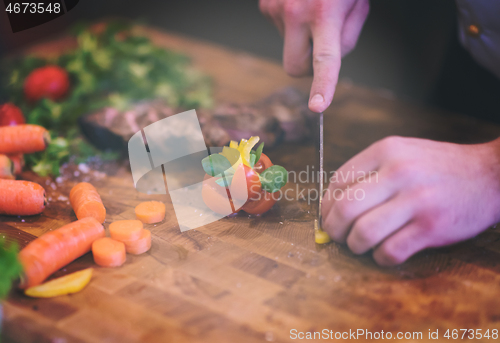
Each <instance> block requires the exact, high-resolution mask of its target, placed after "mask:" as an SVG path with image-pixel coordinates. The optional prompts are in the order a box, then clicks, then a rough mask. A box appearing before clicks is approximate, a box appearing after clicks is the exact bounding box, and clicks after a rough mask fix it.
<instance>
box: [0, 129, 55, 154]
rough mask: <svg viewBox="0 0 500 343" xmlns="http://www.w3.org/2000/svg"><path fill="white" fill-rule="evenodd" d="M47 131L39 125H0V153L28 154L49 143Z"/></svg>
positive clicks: (42, 148)
mask: <svg viewBox="0 0 500 343" xmlns="http://www.w3.org/2000/svg"><path fill="white" fill-rule="evenodd" d="M49 142H50V134H49V132H48V131H47V130H46V129H45V128H43V127H41V126H39V125H30V124H23V125H14V126H2V127H0V154H30V153H33V152H37V151H43V150H45V148H46V147H47V146H48V145H49Z"/></svg>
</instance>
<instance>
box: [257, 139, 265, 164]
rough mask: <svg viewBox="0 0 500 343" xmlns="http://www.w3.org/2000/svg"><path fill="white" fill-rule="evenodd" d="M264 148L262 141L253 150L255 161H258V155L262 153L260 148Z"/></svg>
mask: <svg viewBox="0 0 500 343" xmlns="http://www.w3.org/2000/svg"><path fill="white" fill-rule="evenodd" d="M263 149H264V142H262V143H260V145H259V147H258V148H257V150H256V151H255V163H257V162H259V160H260V155H262V150H263Z"/></svg>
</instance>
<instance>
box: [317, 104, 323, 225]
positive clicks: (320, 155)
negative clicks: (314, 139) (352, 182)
mask: <svg viewBox="0 0 500 343" xmlns="http://www.w3.org/2000/svg"><path fill="white" fill-rule="evenodd" d="M323 133H324V131H323V112H321V113H320V114H319V180H318V182H319V187H318V188H319V196H318V199H319V202H318V226H319V228H320V229H321V226H322V221H321V220H322V216H321V205H322V203H323V183H324V180H323V141H324V137H323Z"/></svg>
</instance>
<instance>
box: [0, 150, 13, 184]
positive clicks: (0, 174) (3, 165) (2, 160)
mask: <svg viewBox="0 0 500 343" xmlns="http://www.w3.org/2000/svg"><path fill="white" fill-rule="evenodd" d="M14 169H15V167H14V163H13V162H12V160H11V159H10V158H8V157H7V156H6V155H0V179H9V180H13V179H15V178H14Z"/></svg>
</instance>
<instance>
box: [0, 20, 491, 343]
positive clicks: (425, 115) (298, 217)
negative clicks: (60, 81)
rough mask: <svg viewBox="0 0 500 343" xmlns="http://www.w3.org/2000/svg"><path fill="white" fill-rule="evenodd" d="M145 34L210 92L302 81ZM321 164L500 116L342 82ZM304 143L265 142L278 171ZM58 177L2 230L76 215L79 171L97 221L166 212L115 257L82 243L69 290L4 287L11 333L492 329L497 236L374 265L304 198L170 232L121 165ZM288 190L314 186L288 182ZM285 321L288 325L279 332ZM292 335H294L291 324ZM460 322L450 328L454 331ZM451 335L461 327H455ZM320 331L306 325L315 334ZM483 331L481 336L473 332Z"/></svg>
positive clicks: (269, 336) (232, 97) (33, 230)
mask: <svg viewBox="0 0 500 343" xmlns="http://www.w3.org/2000/svg"><path fill="white" fill-rule="evenodd" d="M139 30H141V31H142V32H143V33H145V34H146V35H148V36H149V37H151V39H153V40H154V41H155V42H156V43H157V44H159V45H162V46H165V47H169V48H173V49H176V50H179V51H181V52H184V53H186V54H188V55H189V56H191V57H192V59H193V62H194V64H195V65H196V66H197V67H198V68H199V69H201V70H203V71H205V72H206V73H208V74H210V75H211V76H212V77H213V79H214V81H215V97H216V100H217V101H219V102H222V101H224V102H227V101H234V102H251V101H255V100H259V99H261V98H263V97H265V96H267V95H269V94H270V93H271V92H273V91H275V90H277V89H279V88H280V87H284V86H290V85H293V86H296V87H298V88H300V89H301V90H303V91H304V92H306V93H307V92H308V89H309V87H310V79H291V78H289V77H287V76H286V75H285V73H284V72H283V70H282V68H281V66H280V65H279V64H278V63H274V62H270V61H266V60H264V59H261V58H257V57H254V56H250V55H248V54H245V53H240V52H235V51H230V50H228V49H226V48H222V47H218V46H215V45H213V44H207V43H203V42H199V41H196V40H193V39H188V38H186V37H180V36H177V35H172V34H167V33H164V32H159V31H156V30H154V29H150V28H139ZM71 45H72V41H71V40H70V39H65V38H63V39H59V40H57V41H53V42H48V43H44V44H42V45H39V46H36V47H34V48H33V49H31V50H30V52H36V53H42V54H43V53H47V51H48V52H49V53H57V52H59V51H61V50H62V49H67V48H68V47H71ZM325 122H326V132H325V145H326V147H325V159H326V170H327V171H332V170H335V169H336V168H338V167H339V166H340V165H342V164H343V163H344V162H345V161H346V160H347V159H348V158H350V157H352V156H353V155H355V154H356V153H358V152H360V151H361V150H363V149H364V148H365V147H367V146H368V145H369V144H371V143H373V142H375V141H376V140H378V139H381V138H383V137H385V136H388V135H394V134H397V135H404V136H416V137H425V138H431V139H437V140H447V141H454V142H463V143H466V142H483V141H487V140H490V139H493V138H496V137H497V136H498V135H499V134H500V127H499V126H496V125H492V124H487V123H483V122H480V121H477V120H474V119H470V118H467V117H464V116H459V115H454V114H450V113H443V112H439V111H435V110H431V109H428V108H421V107H417V106H412V105H409V104H405V103H403V102H401V101H398V100H397V99H394V98H393V97H392V96H391V95H390V93H388V92H386V91H374V90H367V89H363V88H360V87H356V86H352V85H349V84H346V83H341V84H340V85H339V87H338V89H337V93H336V95H335V99H334V101H333V104H332V106H331V107H330V108H329V109H328V111H327V112H326V115H325ZM315 153H316V150H315V149H314V147H313V144H312V143H311V142H305V143H301V144H289V145H281V146H280V147H278V148H276V149H275V150H273V151H270V152H269V155H270V157H271V158H272V159H273V161H275V163H277V164H281V165H283V166H284V167H286V168H287V169H288V170H290V171H295V172H300V171H305V170H306V169H307V166H309V168H311V166H312V165H313V164H314V162H315V157H314V156H315ZM68 173H70V175H71V176H70V177H68V181H65V182H61V183H57V182H56V181H55V180H52V179H41V178H38V177H36V176H34V174H32V173H30V172H25V173H24V174H23V177H24V178H26V179H31V180H35V181H37V182H40V183H41V184H42V185H43V186H44V187H45V188H46V190H47V193H48V196H49V197H50V199H51V201H50V204H49V206H48V207H47V209H46V211H45V212H44V213H43V214H42V215H41V216H34V217H26V218H15V217H14V218H12V217H0V234H3V235H6V236H7V237H8V239H15V240H17V241H19V242H20V243H21V245H23V244H26V243H27V242H29V241H30V240H31V239H34V238H35V237H36V236H39V235H41V234H43V233H44V232H47V231H49V230H52V229H55V228H57V227H60V226H62V225H63V224H65V223H68V222H71V221H73V220H75V216H74V214H73V212H72V210H71V207H70V205H69V203H68V202H67V197H68V194H69V190H70V189H71V187H72V185H73V184H74V183H75V182H78V181H84V180H88V181H91V182H92V183H94V184H95V186H96V187H97V188H98V190H99V192H100V194H101V196H102V199H103V202H104V204H105V206H106V208H107V210H108V215H107V218H106V223H105V227H106V228H107V227H108V225H109V223H110V222H112V221H113V220H117V219H132V218H134V207H135V206H136V205H137V204H138V203H140V202H141V201H144V200H148V199H156V200H161V201H164V202H165V203H166V204H167V219H166V220H165V221H164V222H163V223H160V224H158V225H147V228H148V229H150V230H151V231H152V234H153V244H152V248H151V250H150V251H149V252H148V253H146V254H144V255H141V256H132V255H128V256H127V262H126V263H125V265H124V266H122V267H120V268H116V269H105V268H99V267H97V266H95V265H94V264H93V262H92V257H91V255H90V254H87V255H85V256H83V257H82V258H80V259H78V260H77V261H75V262H74V263H72V264H71V265H69V266H67V267H66V268H65V269H63V270H62V271H60V272H58V273H57V275H62V274H65V273H68V272H71V271H75V270H78V269H82V268H85V267H88V266H93V267H95V274H94V278H93V280H92V281H91V283H90V285H89V286H88V287H87V288H86V289H84V290H83V291H82V292H80V293H78V294H74V295H71V296H63V297H58V298H53V299H30V298H27V297H24V296H23V295H22V294H21V293H19V292H17V291H13V292H12V293H11V295H10V297H9V298H8V300H7V301H5V302H4V312H5V318H4V331H3V335H4V339H6V340H7V341H19V342H40V341H43V342H45V341H58V342H59V341H61V342H62V341H68V342H120V343H122V342H184V341H188V342H261V341H274V342H283V341H290V340H292V339H291V338H293V337H294V336H293V333H294V332H307V331H310V332H314V331H321V330H323V329H327V330H332V332H333V333H335V332H346V331H347V332H348V331H349V330H353V331H354V330H357V329H365V330H369V331H371V332H380V331H382V330H383V331H384V332H387V331H390V332H391V333H393V335H394V336H395V335H396V334H397V332H405V331H411V332H422V334H423V339H426V338H427V337H428V332H429V330H431V331H435V330H439V335H440V338H442V337H443V335H444V333H445V331H446V329H458V330H459V329H476V328H481V329H483V331H484V330H486V329H490V330H492V329H498V328H499V327H500V325H499V323H498V322H499V321H500V297H499V295H500V275H499V273H500V262H499V261H500V235H499V231H498V230H496V229H489V230H487V231H486V232H484V233H483V234H481V235H479V236H478V237H477V238H475V239H472V240H469V241H467V242H463V243H461V244H458V245H455V246H452V247H448V248H442V249H438V250H429V251H424V252H421V253H419V254H418V255H416V256H415V257H413V258H411V259H410V260H409V261H408V262H406V263H405V264H403V265H402V266H399V267H395V268H381V267H378V266H377V265H376V264H375V263H374V262H373V260H372V258H371V256H370V255H369V254H367V255H363V256H355V255H353V254H352V253H350V252H349V250H348V249H347V248H346V247H345V246H342V245H338V244H335V243H331V244H328V245H325V246H318V245H316V244H315V243H314V239H313V218H314V215H313V214H314V211H315V207H314V206H313V205H312V204H308V203H307V201H305V200H298V201H281V202H279V203H278V204H277V205H275V207H274V208H273V209H272V210H271V211H270V212H268V213H267V214H265V215H263V216H261V217H252V216H248V215H245V214H239V215H237V216H235V217H233V218H225V219H223V220H220V221H218V222H216V223H213V224H210V225H207V226H205V227H201V228H199V229H196V230H190V231H187V232H184V233H181V232H180V231H179V227H178V226H177V222H176V218H175V214H174V213H173V209H172V206H171V203H170V202H169V198H168V196H151V195H147V194H141V193H138V192H137V191H136V190H135V189H134V186H133V182H132V178H131V175H130V171H129V168H128V167H127V166H126V165H124V166H117V167H116V168H114V169H113V168H111V169H110V168H108V170H107V173H108V175H107V176H105V175H102V174H99V173H97V174H96V173H95V172H94V171H91V172H89V173H84V172H81V171H76V170H71V171H66V175H67V174H68ZM287 187H288V188H290V189H292V191H291V192H299V193H300V191H301V190H303V189H305V190H306V191H307V190H308V189H311V188H314V187H315V186H314V184H299V183H298V182H297V183H295V182H290V183H289V184H288V185H287ZM291 330H297V331H291ZM291 333H292V334H291ZM459 333H460V331H459ZM460 335H461V333H460ZM316 337H318V336H316ZM485 341H488V342H489V340H485Z"/></svg>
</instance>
